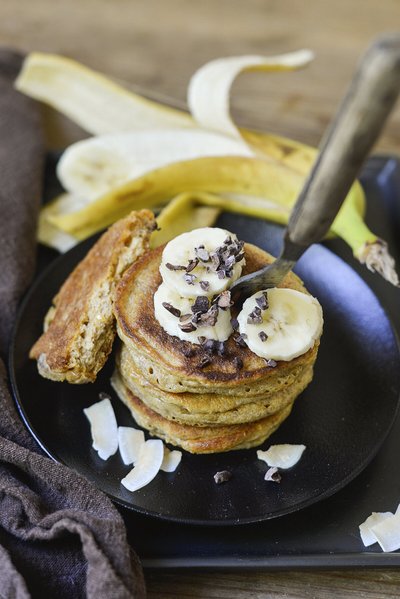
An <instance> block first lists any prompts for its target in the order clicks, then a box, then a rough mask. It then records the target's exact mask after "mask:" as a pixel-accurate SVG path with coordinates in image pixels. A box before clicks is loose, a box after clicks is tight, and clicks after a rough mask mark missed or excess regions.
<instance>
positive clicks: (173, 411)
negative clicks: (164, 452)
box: [116, 345, 313, 426]
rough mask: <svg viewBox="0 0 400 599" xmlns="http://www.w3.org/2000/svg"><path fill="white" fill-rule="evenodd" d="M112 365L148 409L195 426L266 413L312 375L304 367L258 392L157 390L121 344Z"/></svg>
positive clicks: (286, 400) (276, 408)
mask: <svg viewBox="0 0 400 599" xmlns="http://www.w3.org/2000/svg"><path fill="white" fill-rule="evenodd" d="M116 365H117V369H118V370H119V372H120V374H121V376H122V378H123V380H124V384H125V385H126V387H127V388H128V389H129V390H130V391H131V392H132V393H133V395H135V396H137V397H139V398H140V399H141V400H142V401H143V403H145V404H146V405H147V406H148V407H149V408H151V409H152V410H154V411H155V412H158V413H159V414H160V415H162V416H164V418H168V419H169V420H174V421H176V422H180V423H181V424H190V425H196V426H215V425H221V424H224V425H226V424H240V423H244V422H252V421H254V420H259V419H260V418H265V417H267V416H270V415H272V414H274V413H276V412H279V411H280V410H282V409H283V408H285V407H286V406H288V405H289V404H292V403H293V401H294V399H295V398H296V397H297V396H298V395H299V394H300V393H301V392H302V391H303V390H304V389H305V388H306V387H307V385H308V384H309V383H310V381H311V379H312V375H313V368H312V366H308V367H307V368H304V369H303V370H302V371H301V372H300V374H299V376H298V377H297V378H296V379H295V381H294V382H293V383H291V384H290V385H287V386H284V387H283V388H281V389H279V390H277V391H273V392H270V393H264V394H261V395H253V396H252V395H249V394H243V393H241V394H239V395H237V396H235V395H226V394H224V393H223V392H221V393H188V392H183V393H173V392H171V391H164V390H162V389H160V388H159V387H157V385H155V384H153V382H152V380H151V379H150V378H149V377H145V376H143V375H142V374H141V373H140V372H138V371H137V370H136V368H135V364H134V362H132V360H131V358H130V352H129V350H128V349H127V348H126V346H124V345H122V347H121V348H120V350H119V352H118V354H117V359H116Z"/></svg>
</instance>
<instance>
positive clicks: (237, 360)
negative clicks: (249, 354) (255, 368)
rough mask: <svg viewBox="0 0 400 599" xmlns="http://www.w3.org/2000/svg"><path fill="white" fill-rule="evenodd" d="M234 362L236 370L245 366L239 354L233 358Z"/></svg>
mask: <svg viewBox="0 0 400 599" xmlns="http://www.w3.org/2000/svg"><path fill="white" fill-rule="evenodd" d="M233 364H234V366H235V368H236V370H241V369H242V368H243V360H242V358H239V356H235V358H233Z"/></svg>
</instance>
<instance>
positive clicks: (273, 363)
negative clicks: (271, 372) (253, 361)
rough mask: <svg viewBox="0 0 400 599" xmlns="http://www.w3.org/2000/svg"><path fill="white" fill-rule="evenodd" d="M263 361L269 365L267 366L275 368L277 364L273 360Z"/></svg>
mask: <svg viewBox="0 0 400 599" xmlns="http://www.w3.org/2000/svg"><path fill="white" fill-rule="evenodd" d="M265 363H266V365H267V366H269V368H275V366H276V365H277V363H276V362H275V360H267V359H266V360H265Z"/></svg>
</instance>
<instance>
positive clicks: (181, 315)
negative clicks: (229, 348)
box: [154, 283, 233, 344]
mask: <svg viewBox="0 0 400 599" xmlns="http://www.w3.org/2000/svg"><path fill="white" fill-rule="evenodd" d="M203 294H204V292H203ZM200 298H202V299H203V303H204V304H205V306H204V307H203V308H202V310H204V311H203V313H201V312H198V313H197V314H201V316H198V317H197V318H196V316H195V314H196V307H195V306H196V305H197V304H196V303H195V302H196V301H197V302H198V305H199V306H200V304H201V303H202V302H201V301H200V302H199V297H198V298H197V300H196V298H188V297H181V295H179V293H177V292H176V291H172V290H171V289H170V288H169V287H167V285H166V284H165V283H162V284H161V285H160V286H159V288H158V289H157V291H156V292H155V294H154V314H155V317H156V319H157V320H158V322H159V323H160V325H161V326H162V328H163V329H164V330H165V331H166V332H167V333H168V334H169V335H172V336H175V337H178V338H179V339H182V341H190V342H191V343H197V344H199V343H200V340H199V337H206V338H207V339H214V340H215V341H226V340H227V339H228V337H229V335H230V334H231V333H232V331H233V329H232V325H231V312H230V310H229V308H226V309H220V308H218V306H217V305H216V304H214V305H212V304H211V302H210V301H209V299H208V298H207V297H206V296H205V295H202V296H200ZM192 308H193V309H192ZM203 315H204V316H203ZM197 319H198V320H199V321H198V322H195V323H194V322H193V320H194V321H196V320H197ZM201 319H203V320H201ZM207 322H208V323H209V324H206V323H207Z"/></svg>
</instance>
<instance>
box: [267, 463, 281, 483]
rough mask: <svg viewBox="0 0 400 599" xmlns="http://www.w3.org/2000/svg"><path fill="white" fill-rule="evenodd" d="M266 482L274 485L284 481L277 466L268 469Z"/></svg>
mask: <svg viewBox="0 0 400 599" xmlns="http://www.w3.org/2000/svg"><path fill="white" fill-rule="evenodd" d="M264 480H268V481H272V482H274V483H280V482H281V480H282V476H281V474H280V472H279V470H278V468H276V466H273V467H272V468H268V470H267V472H266V473H265V476H264Z"/></svg>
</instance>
